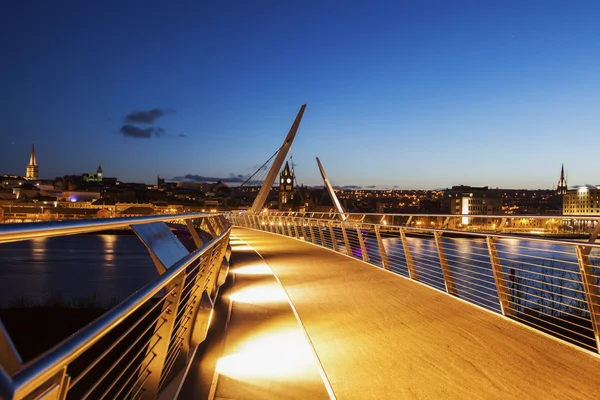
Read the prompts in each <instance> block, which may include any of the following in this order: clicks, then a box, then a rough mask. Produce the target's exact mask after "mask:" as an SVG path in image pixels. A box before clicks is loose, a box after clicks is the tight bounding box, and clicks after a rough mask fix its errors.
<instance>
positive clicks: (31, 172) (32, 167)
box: [25, 143, 39, 181]
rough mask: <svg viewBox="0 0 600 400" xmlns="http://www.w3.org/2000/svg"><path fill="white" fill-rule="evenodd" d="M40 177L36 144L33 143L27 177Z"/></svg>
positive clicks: (35, 178) (32, 178)
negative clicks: (36, 157)
mask: <svg viewBox="0 0 600 400" xmlns="http://www.w3.org/2000/svg"><path fill="white" fill-rule="evenodd" d="M38 177H39V173H38V164H37V160H36V159H35V146H34V144H33V143H31V154H30V155H29V164H27V168H26V172H25V179H29V180H34V181H35V180H37V179H38Z"/></svg>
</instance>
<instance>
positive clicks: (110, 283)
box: [0, 235, 158, 307]
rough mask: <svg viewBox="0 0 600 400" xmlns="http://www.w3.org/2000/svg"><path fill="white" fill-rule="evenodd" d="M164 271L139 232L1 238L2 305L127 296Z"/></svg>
mask: <svg viewBox="0 0 600 400" xmlns="http://www.w3.org/2000/svg"><path fill="white" fill-rule="evenodd" d="M157 276H158V272H157V271H156V268H155V267H154V264H153V263H152V259H151V258H150V255H149V254H148V251H147V250H146V248H145V247H144V245H143V244H142V242H140V240H139V239H138V238H137V236H135V235H76V236H62V237H54V238H40V239H33V240H26V241H21V242H13V243H3V244H0V306H4V307H5V306H7V305H10V304H11V303H13V304H14V303H15V302H19V301H21V302H22V301H26V302H33V303H44V302H46V301H48V299H62V300H65V301H71V300H73V299H90V298H95V299H98V300H99V301H100V302H110V301H114V300H115V299H121V300H122V299H124V298H125V297H127V296H128V295H130V294H131V293H133V292H134V291H135V290H137V289H139V288H141V287H142V286H144V285H145V284H146V283H148V282H150V281H151V280H152V279H154V278H156V277H157Z"/></svg>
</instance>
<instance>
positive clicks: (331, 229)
mask: <svg viewBox="0 0 600 400" xmlns="http://www.w3.org/2000/svg"><path fill="white" fill-rule="evenodd" d="M329 234H330V235H331V247H333V251H338V252H339V250H338V244H337V239H336V237H335V231H334V230H333V222H331V221H329Z"/></svg>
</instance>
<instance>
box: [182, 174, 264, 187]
mask: <svg viewBox="0 0 600 400" xmlns="http://www.w3.org/2000/svg"><path fill="white" fill-rule="evenodd" d="M246 179H248V176H247V175H242V174H237V175H235V174H229V177H228V178H217V177H213V176H203V175H198V174H186V175H183V176H176V177H174V178H171V180H172V181H175V182H217V181H221V182H224V183H244V182H245V181H246ZM248 184H252V185H255V184H262V181H253V182H248Z"/></svg>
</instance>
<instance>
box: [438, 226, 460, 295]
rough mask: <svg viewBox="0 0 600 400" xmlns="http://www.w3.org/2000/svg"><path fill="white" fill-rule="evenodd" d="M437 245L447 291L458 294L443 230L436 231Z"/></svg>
mask: <svg viewBox="0 0 600 400" xmlns="http://www.w3.org/2000/svg"><path fill="white" fill-rule="evenodd" d="M434 237H435V245H436V247H437V251H438V257H439V259H440V266H441V267H442V276H443V277H444V285H445V286H446V293H448V294H451V295H453V296H456V286H455V285H454V278H453V277H452V272H451V271H450V266H449V265H448V260H447V259H446V251H445V250H444V247H443V243H442V232H440V231H435V232H434Z"/></svg>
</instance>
